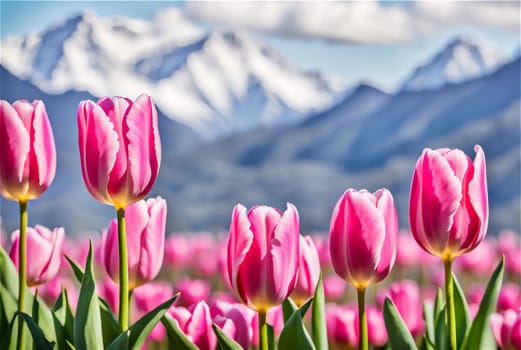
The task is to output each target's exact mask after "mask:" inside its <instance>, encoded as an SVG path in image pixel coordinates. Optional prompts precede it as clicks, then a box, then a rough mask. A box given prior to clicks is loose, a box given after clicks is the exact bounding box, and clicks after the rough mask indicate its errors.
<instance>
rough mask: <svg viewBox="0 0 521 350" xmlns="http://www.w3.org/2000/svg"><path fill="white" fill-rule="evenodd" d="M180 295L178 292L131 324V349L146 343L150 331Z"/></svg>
mask: <svg viewBox="0 0 521 350" xmlns="http://www.w3.org/2000/svg"><path fill="white" fill-rule="evenodd" d="M178 295H179V294H176V295H175V296H174V297H172V298H170V299H168V300H167V301H165V302H164V303H162V304H161V305H159V306H157V307H156V308H155V309H153V310H152V311H150V312H148V313H147V314H145V315H144V316H143V317H141V318H140V319H139V320H138V321H137V322H136V323H134V324H133V325H131V326H130V328H129V329H130V335H129V344H128V345H129V349H134V350H139V349H141V346H142V345H143V344H144V343H145V340H146V339H147V337H148V335H149V334H150V332H152V330H153V329H154V327H155V326H156V325H157V323H158V322H159V321H160V320H161V318H162V317H163V316H164V315H165V313H166V311H167V310H168V308H169V307H170V305H172V303H173V302H174V301H175V300H176V298H177V296H178Z"/></svg>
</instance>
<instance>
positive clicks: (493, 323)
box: [490, 309, 521, 350]
mask: <svg viewBox="0 0 521 350" xmlns="http://www.w3.org/2000/svg"><path fill="white" fill-rule="evenodd" d="M490 327H491V328H492V334H493V335H494V339H495V340H496V343H497V345H498V346H499V347H500V348H501V349H502V350H519V349H521V309H518V310H516V311H514V310H512V309H509V310H506V311H505V312H504V313H503V314H492V315H491V316H490Z"/></svg>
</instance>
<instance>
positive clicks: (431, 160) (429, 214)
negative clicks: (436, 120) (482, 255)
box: [409, 145, 489, 349]
mask: <svg viewBox="0 0 521 350" xmlns="http://www.w3.org/2000/svg"><path fill="white" fill-rule="evenodd" d="M474 150H475V152H476V157H475V158H474V161H472V160H471V159H470V158H469V157H468V156H467V155H466V154H465V153H463V151H461V150H459V149H448V148H443V149H438V150H431V149H429V148H427V149H425V150H424V151H423V153H422V155H421V156H420V158H419V159H418V161H417V162H416V166H415V169H414V173H413V177H412V182H411V194H410V200H409V223H410V226H411V232H412V234H413V236H414V238H415V239H416V242H417V243H418V244H419V245H420V246H421V247H422V248H423V249H424V250H426V251H427V252H429V253H430V254H433V255H436V256H439V257H441V258H442V259H443V262H444V266H445V292H446V298H447V320H448V328H449V339H450V347H451V348H452V349H455V348H456V346H457V344H456V324H455V317H456V316H455V310H454V299H453V287H452V261H453V260H454V258H455V257H456V256H458V255H461V254H464V253H466V252H469V251H471V250H472V249H474V248H475V247H476V246H477V245H478V244H479V243H480V242H481V241H482V240H483V238H484V237H485V234H486V231H487V225H488V215H489V212H488V194H487V176H486V169H485V168H486V166H485V155H484V153H483V150H482V149H481V147H480V146H479V145H477V146H475V147H474Z"/></svg>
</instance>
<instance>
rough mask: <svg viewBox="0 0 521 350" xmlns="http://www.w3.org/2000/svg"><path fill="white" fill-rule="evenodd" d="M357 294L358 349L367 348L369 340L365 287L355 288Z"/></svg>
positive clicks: (364, 349)
mask: <svg viewBox="0 0 521 350" xmlns="http://www.w3.org/2000/svg"><path fill="white" fill-rule="evenodd" d="M357 294H358V329H359V330H360V339H359V343H358V349H360V350H367V349H369V341H368V338H367V316H366V314H365V287H362V288H357Z"/></svg>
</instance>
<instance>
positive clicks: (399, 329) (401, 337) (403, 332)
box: [383, 297, 417, 350]
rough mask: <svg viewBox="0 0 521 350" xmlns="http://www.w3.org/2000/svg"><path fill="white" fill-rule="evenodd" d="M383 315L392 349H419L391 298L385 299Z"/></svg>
mask: <svg viewBox="0 0 521 350" xmlns="http://www.w3.org/2000/svg"><path fill="white" fill-rule="evenodd" d="M383 314H384V322H385V328H386V329H387V334H388V336H389V343H390V344H391V348H393V349H401V350H402V349H403V350H405V349H417V347H416V343H415V342H414V338H413V337H412V335H411V332H409V329H408V328H407V325H406V324H405V322H404V321H403V319H402V317H401V316H400V313H399V312H398V310H397V309H396V307H395V306H394V303H393V302H392V300H391V299H390V298H389V297H386V298H385V301H384V307H383Z"/></svg>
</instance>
